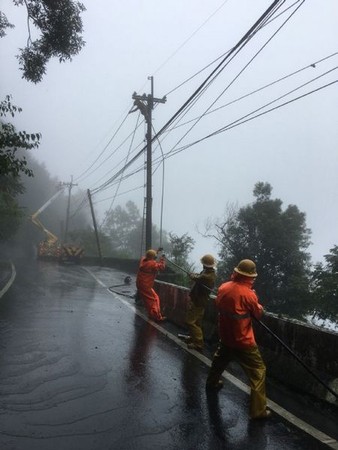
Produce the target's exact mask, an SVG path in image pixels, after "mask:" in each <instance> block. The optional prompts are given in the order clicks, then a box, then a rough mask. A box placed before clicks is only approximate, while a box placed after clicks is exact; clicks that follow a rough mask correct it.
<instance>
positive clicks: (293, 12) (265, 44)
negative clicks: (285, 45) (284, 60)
mask: <svg viewBox="0 0 338 450" xmlns="http://www.w3.org/2000/svg"><path fill="white" fill-rule="evenodd" d="M304 1H305V0H302V1H301V4H300V5H298V7H297V8H296V10H295V11H292V13H291V14H290V15H289V16H288V17H287V18H286V20H285V21H284V22H283V23H282V25H280V27H279V28H277V30H276V31H275V32H274V33H273V34H272V36H270V38H269V39H268V40H267V41H266V42H265V43H264V45H262V46H261V48H260V49H259V50H258V51H257V52H256V53H255V54H254V56H253V57H252V58H251V59H250V60H249V61H248V62H247V63H246V64H245V66H244V67H243V68H242V69H241V70H240V72H239V73H238V74H237V75H236V76H235V77H234V78H233V79H232V81H231V82H230V83H229V84H228V85H227V86H226V88H225V89H223V91H222V92H221V93H220V94H219V95H218V97H217V98H216V99H215V100H214V101H213V102H212V103H211V105H210V106H209V107H208V108H207V109H206V110H205V111H204V113H203V114H202V115H201V116H200V117H199V118H198V119H197V120H196V121H195V122H194V124H193V125H192V126H191V127H190V128H189V130H187V131H186V133H185V134H184V135H183V136H182V137H181V138H180V139H179V140H178V141H177V142H176V144H175V145H174V147H173V148H172V150H171V152H174V151H175V148H176V147H177V146H178V145H179V143H180V142H182V140H183V139H184V138H185V137H186V136H187V135H188V134H189V133H190V131H191V130H192V129H193V128H194V127H195V126H196V125H197V124H198V122H199V121H200V120H201V119H202V118H203V117H204V116H205V115H206V113H207V112H208V111H209V110H210V109H211V108H212V106H213V105H214V104H215V103H216V102H217V101H218V100H219V99H220V98H221V96H222V95H223V94H224V93H225V92H226V91H227V90H228V89H229V87H230V86H232V85H233V83H234V82H235V81H236V80H237V79H238V78H239V76H240V75H241V74H242V73H243V72H244V71H245V70H246V69H247V68H248V67H249V65H250V64H251V63H252V61H253V60H254V59H255V58H256V57H257V56H258V55H259V54H260V53H261V51H262V50H263V49H264V48H265V47H266V46H267V45H268V43H269V42H271V40H272V39H273V38H274V37H275V36H276V35H277V33H279V31H280V30H281V29H282V28H283V27H284V26H285V24H286V23H287V22H288V21H289V20H290V19H291V17H292V16H293V15H294V14H295V13H296V12H297V11H298V9H299V8H300V7H301V6H302V5H303V4H304ZM253 35H254V34H253ZM253 35H252V36H251V37H250V39H251V38H252V37H253ZM239 51H240V49H239V50H238V51H237V53H235V55H233V56H232V58H231V59H230V61H229V62H228V63H227V64H229V63H230V62H231V61H232V60H233V59H234V57H235V56H236V55H237V54H238V52H239ZM169 153H170V152H169Z"/></svg>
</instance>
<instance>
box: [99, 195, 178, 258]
mask: <svg viewBox="0 0 338 450" xmlns="http://www.w3.org/2000/svg"><path fill="white" fill-rule="evenodd" d="M103 232H104V233H105V234H106V235H107V236H108V237H109V239H110V241H111V245H112V249H113V254H114V256H119V257H124V258H140V256H141V254H142V253H143V252H144V250H145V249H144V224H143V218H142V217H141V214H140V211H139V209H138V208H137V206H136V205H135V203H134V202H132V201H128V202H127V203H126V205H125V207H122V206H120V205H119V206H116V207H115V208H114V209H112V210H111V211H109V212H107V213H106V217H105V220H104V226H103ZM152 241H153V248H158V247H159V246H160V232H159V230H158V228H157V227H156V225H153V227H152ZM168 245H169V244H168V239H167V233H166V232H164V233H163V234H162V246H163V247H165V248H167V247H168Z"/></svg>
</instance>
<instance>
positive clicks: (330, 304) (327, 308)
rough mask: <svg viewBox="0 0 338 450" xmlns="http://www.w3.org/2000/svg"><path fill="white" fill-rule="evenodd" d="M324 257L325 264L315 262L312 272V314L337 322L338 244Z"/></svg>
mask: <svg viewBox="0 0 338 450" xmlns="http://www.w3.org/2000/svg"><path fill="white" fill-rule="evenodd" d="M324 258H325V264H323V263H318V264H316V265H315V267H314V270H313V273H312V304H313V316H314V317H318V318H319V319H329V320H332V321H335V322H337V323H338V246H337V245H335V246H334V247H333V248H331V249H330V253H329V254H328V255H324Z"/></svg>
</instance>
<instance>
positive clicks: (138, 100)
mask: <svg viewBox="0 0 338 450" xmlns="http://www.w3.org/2000/svg"><path fill="white" fill-rule="evenodd" d="M148 80H150V81H151V94H148V95H146V94H143V95H137V94H136V92H134V94H133V97H132V98H133V100H134V105H135V106H136V108H135V109H133V110H132V111H130V112H134V111H136V110H137V109H139V110H140V112H141V114H142V115H143V116H144V119H145V121H146V124H147V134H146V140H147V147H146V152H147V158H146V172H147V182H146V249H150V248H151V247H152V202H153V197H152V110H153V109H154V104H155V103H165V102H166V101H167V98H166V97H163V98H154V77H148Z"/></svg>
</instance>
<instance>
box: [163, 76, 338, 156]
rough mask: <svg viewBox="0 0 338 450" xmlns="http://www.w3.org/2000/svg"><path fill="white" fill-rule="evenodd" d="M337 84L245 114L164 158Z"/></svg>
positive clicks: (328, 84)
mask: <svg viewBox="0 0 338 450" xmlns="http://www.w3.org/2000/svg"><path fill="white" fill-rule="evenodd" d="M337 82H338V80H334V81H332V82H331V83H327V84H325V85H323V86H320V87H319V88H317V89H313V90H312V91H309V92H306V93H305V94H303V95H300V96H298V97H295V98H294V99H291V100H289V101H287V102H284V103H282V104H280V105H278V106H275V107H274V108H270V109H268V110H267V111H264V112H261V113H260V114H256V115H255V116H253V117H248V116H250V115H251V114H253V113H254V112H251V113H249V114H246V115H245V116H243V117H242V118H240V119H237V120H236V121H234V122H231V123H230V124H228V125H226V126H224V127H222V128H219V129H218V130H216V131H214V132H213V133H210V134H208V135H207V136H204V137H203V138H201V139H198V140H196V141H194V142H191V143H190V144H187V145H185V146H183V147H180V148H178V149H176V150H175V152H172V153H170V155H167V156H166V158H169V157H170V158H171V157H172V156H175V155H177V154H178V153H181V152H183V151H184V150H187V149H188V148H190V147H192V146H194V145H197V144H199V143H200V142H203V141H205V140H206V139H209V138H211V137H214V136H216V135H218V134H221V133H224V132H225V131H229V130H231V129H232V128H235V127H238V126H240V125H242V124H244V123H246V122H249V121H251V120H254V119H257V118H258V117H261V116H263V115H265V114H268V113H270V112H272V111H275V110H277V109H279V108H282V107H284V106H287V105H289V104H291V103H293V102H295V101H298V100H300V99H302V98H305V97H307V96H309V95H311V94H314V93H316V92H319V91H321V90H323V89H326V88H328V87H330V86H332V85H334V84H335V83H337ZM270 103H271V102H270ZM264 107H265V106H264ZM259 109H262V108H259ZM243 118H246V119H245V120H242V119H243Z"/></svg>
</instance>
